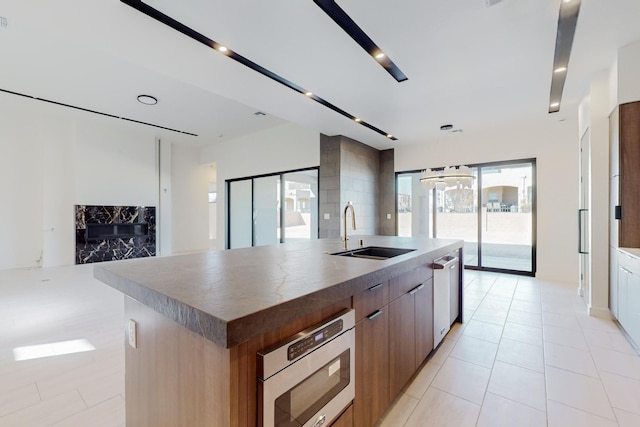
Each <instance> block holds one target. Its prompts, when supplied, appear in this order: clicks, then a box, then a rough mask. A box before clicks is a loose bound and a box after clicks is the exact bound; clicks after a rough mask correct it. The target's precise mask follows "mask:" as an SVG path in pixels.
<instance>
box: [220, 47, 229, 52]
mask: <svg viewBox="0 0 640 427" xmlns="http://www.w3.org/2000/svg"><path fill="white" fill-rule="evenodd" d="M228 50H229V49H228V48H227V47H226V46H218V51H219V52H222V53H224V52H227V51H228Z"/></svg>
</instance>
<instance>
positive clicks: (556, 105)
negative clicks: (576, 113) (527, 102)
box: [549, 102, 560, 108]
mask: <svg viewBox="0 0 640 427" xmlns="http://www.w3.org/2000/svg"><path fill="white" fill-rule="evenodd" d="M559 106H560V103H559V102H552V103H551V104H549V107H551V108H556V107H559Z"/></svg>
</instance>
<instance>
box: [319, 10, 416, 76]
mask: <svg viewBox="0 0 640 427" xmlns="http://www.w3.org/2000/svg"><path fill="white" fill-rule="evenodd" d="M313 2H314V3H315V4H317V5H318V6H319V7H320V9H322V10H323V11H324V13H326V14H327V15H329V17H330V18H331V19H333V20H334V21H335V23H336V24H338V25H339V26H340V28H342V29H343V30H344V31H345V32H346V33H347V34H348V35H349V36H350V37H351V38H352V39H353V40H354V41H355V42H356V43H358V44H359V45H360V47H362V48H363V49H364V50H365V51H366V52H367V53H368V54H369V55H370V56H372V57H373V58H374V59H375V60H376V62H378V63H379V64H380V65H381V66H382V67H383V68H384V69H385V70H387V72H388V73H389V74H391V75H392V76H393V78H394V79H396V81H398V82H403V81H405V80H408V79H409V78H408V77H407V76H406V75H405V74H404V73H403V72H402V70H400V68H398V66H397V65H396V64H394V62H393V61H392V60H391V58H389V56H388V55H387V54H386V53H384V50H382V49H381V48H380V47H379V46H378V45H377V44H375V42H374V41H373V40H371V38H370V37H369V36H368V35H367V33H365V32H364V31H363V30H362V28H360V27H359V26H358V24H356V23H355V21H354V20H353V19H351V17H350V16H349V15H348V14H347V12H345V11H344V10H343V9H342V8H341V7H340V6H338V4H337V3H336V2H335V1H334V0H313ZM380 53H382V54H384V56H383V57H381V58H377V57H376V56H377V55H378V54H380Z"/></svg>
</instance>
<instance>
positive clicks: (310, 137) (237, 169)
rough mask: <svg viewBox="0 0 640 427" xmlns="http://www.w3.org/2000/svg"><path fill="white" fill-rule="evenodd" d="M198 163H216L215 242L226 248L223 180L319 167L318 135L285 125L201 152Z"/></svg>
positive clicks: (308, 130) (221, 247)
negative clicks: (216, 231) (216, 234)
mask: <svg viewBox="0 0 640 427" xmlns="http://www.w3.org/2000/svg"><path fill="white" fill-rule="evenodd" d="M200 162H201V163H212V162H216V166H217V191H218V203H217V206H218V214H217V221H218V226H217V230H218V241H217V247H218V248H220V249H223V248H224V247H225V238H224V237H223V234H224V230H226V228H225V206H226V205H225V203H224V200H225V198H226V195H225V180H227V179H232V178H243V177H248V176H254V175H260V174H268V173H274V172H283V171H287V170H294V169H301V168H306V167H314V166H319V165H320V133H319V132H318V131H314V130H310V129H306V128H302V127H300V126H297V125H294V124H291V123H289V124H284V125H280V126H275V127H273V128H270V129H267V130H264V131H261V132H256V133H253V134H251V135H246V136H244V137H240V138H236V139H232V140H229V141H225V142H222V143H218V144H215V145H212V146H210V147H207V148H205V149H203V150H202V152H201V156H200Z"/></svg>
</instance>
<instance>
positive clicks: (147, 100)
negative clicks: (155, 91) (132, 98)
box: [138, 95, 158, 105]
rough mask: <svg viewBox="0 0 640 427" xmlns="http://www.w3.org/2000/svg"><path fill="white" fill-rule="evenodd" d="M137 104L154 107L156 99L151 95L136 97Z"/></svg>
mask: <svg viewBox="0 0 640 427" xmlns="http://www.w3.org/2000/svg"><path fill="white" fill-rule="evenodd" d="M138 102H139V103H141V104H144V105H156V104H157V103H158V99H157V98H156V97H154V96H151V95H138Z"/></svg>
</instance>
